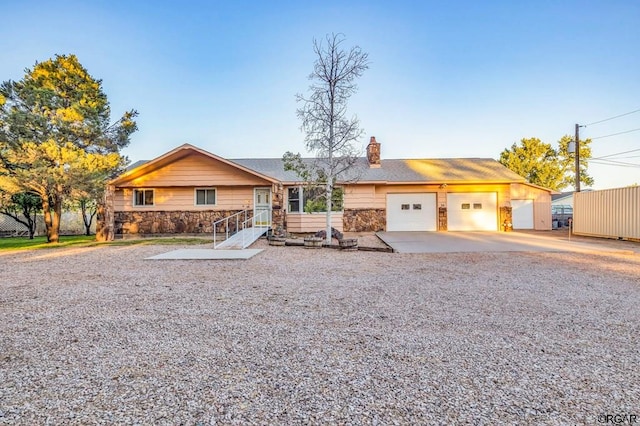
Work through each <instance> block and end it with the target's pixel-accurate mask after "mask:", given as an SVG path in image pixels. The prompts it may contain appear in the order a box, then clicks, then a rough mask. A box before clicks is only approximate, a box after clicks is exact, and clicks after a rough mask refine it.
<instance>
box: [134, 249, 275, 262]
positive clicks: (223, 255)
mask: <svg viewBox="0 0 640 426" xmlns="http://www.w3.org/2000/svg"><path fill="white" fill-rule="evenodd" d="M262 250H263V249H245V250H214V249H179V250H173V251H170V252H168V253H163V254H158V255H155V256H151V257H147V258H146V259H145V260H218V259H250V258H252V257H253V256H255V255H256V254H258V253H260V252H261V251H262Z"/></svg>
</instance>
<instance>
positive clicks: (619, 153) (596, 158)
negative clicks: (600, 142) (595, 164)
mask: <svg viewBox="0 0 640 426" xmlns="http://www.w3.org/2000/svg"><path fill="white" fill-rule="evenodd" d="M638 151H640V148H639V149H632V150H631V151H623V152H616V153H615V154H608V155H603V156H602V157H593V158H591V159H592V160H601V159H603V158H607V157H615V156H618V155H622V154H630V153H632V152H638ZM629 158H632V157H629Z"/></svg>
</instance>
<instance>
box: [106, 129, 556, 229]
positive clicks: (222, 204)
mask: <svg viewBox="0 0 640 426" xmlns="http://www.w3.org/2000/svg"><path fill="white" fill-rule="evenodd" d="M305 161H313V159H306V160H305ZM338 185H339V187H340V191H338V192H337V193H336V205H337V207H338V209H337V210H338V211H334V212H333V213H332V223H333V226H334V227H335V228H336V229H338V230H340V231H347V232H348V231H358V232H360V231H381V230H387V231H446V230H449V231H478V230H482V231H498V230H502V229H504V228H505V227H507V228H508V227H510V225H511V224H512V223H513V227H514V228H516V229H539V230H549V229H551V192H552V191H551V190H549V189H546V188H542V187H539V186H536V185H533V184H530V183H528V182H526V180H525V179H524V178H523V177H521V176H519V175H517V174H515V173H514V172H512V171H511V170H509V169H507V168H506V167H504V166H503V165H501V164H500V163H498V162H497V161H495V160H493V159H486V158H452V159H404V160H382V159H381V158H380V144H379V143H378V142H376V140H375V138H373V137H372V138H371V142H370V143H369V145H368V147H367V157H366V158H364V157H363V158H360V159H359V161H358V163H357V164H356V166H355V167H354V169H352V170H351V171H350V172H349V174H348V175H345V176H340V177H339V179H338ZM109 188H110V194H111V195H110V197H112V199H113V206H112V207H113V217H114V221H113V226H114V230H115V234H137V233H141V234H155V233H208V232H213V228H212V226H213V225H212V223H213V222H214V221H215V220H217V219H221V218H224V217H226V216H228V215H231V214H233V213H236V212H238V211H242V210H245V209H251V210H253V211H254V212H258V211H267V212H268V213H267V214H268V215H269V221H270V222H271V223H272V226H273V227H283V228H286V230H287V231H288V232H315V231H317V230H319V229H323V228H324V223H325V213H322V212H317V210H321V208H320V209H318V205H317V203H316V204H314V203H313V200H312V199H311V198H312V197H310V195H313V194H314V192H315V190H314V189H309V188H307V187H305V185H304V184H303V182H301V181H300V178H299V177H298V176H297V175H296V174H295V172H291V171H285V170H284V166H283V162H282V159H280V158H255V159H236V160H228V159H225V158H222V157H219V156H217V155H214V154H212V153H209V152H207V151H205V150H202V149H200V148H197V147H195V146H192V145H189V144H185V145H182V146H180V147H178V148H176V149H174V150H172V151H170V152H168V153H166V154H164V155H162V156H160V157H158V158H156V159H154V160H151V161H148V162H140V163H136V166H135V167H132V168H130V169H129V170H128V171H126V172H125V173H123V174H122V175H121V176H119V177H118V178H116V179H114V180H113V181H111V182H110V185H109ZM305 206H306V208H305ZM320 207H321V206H320ZM305 210H306V211H305ZM309 210H314V211H313V212H309Z"/></svg>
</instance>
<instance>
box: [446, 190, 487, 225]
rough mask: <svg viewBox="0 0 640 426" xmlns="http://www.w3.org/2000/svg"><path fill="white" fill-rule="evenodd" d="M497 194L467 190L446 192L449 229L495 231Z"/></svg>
mask: <svg viewBox="0 0 640 426" xmlns="http://www.w3.org/2000/svg"><path fill="white" fill-rule="evenodd" d="M497 200H498V194H497V193H495V192H468V193H459V194H456V193H452V194H447V229H448V230H449V231H497V230H498V201H497Z"/></svg>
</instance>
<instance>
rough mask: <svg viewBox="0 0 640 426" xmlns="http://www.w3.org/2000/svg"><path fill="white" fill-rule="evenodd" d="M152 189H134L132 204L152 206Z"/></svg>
mask: <svg viewBox="0 0 640 426" xmlns="http://www.w3.org/2000/svg"><path fill="white" fill-rule="evenodd" d="M153 196H154V190H153V189H134V190H133V205H134V206H153V198H154V197H153Z"/></svg>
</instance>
